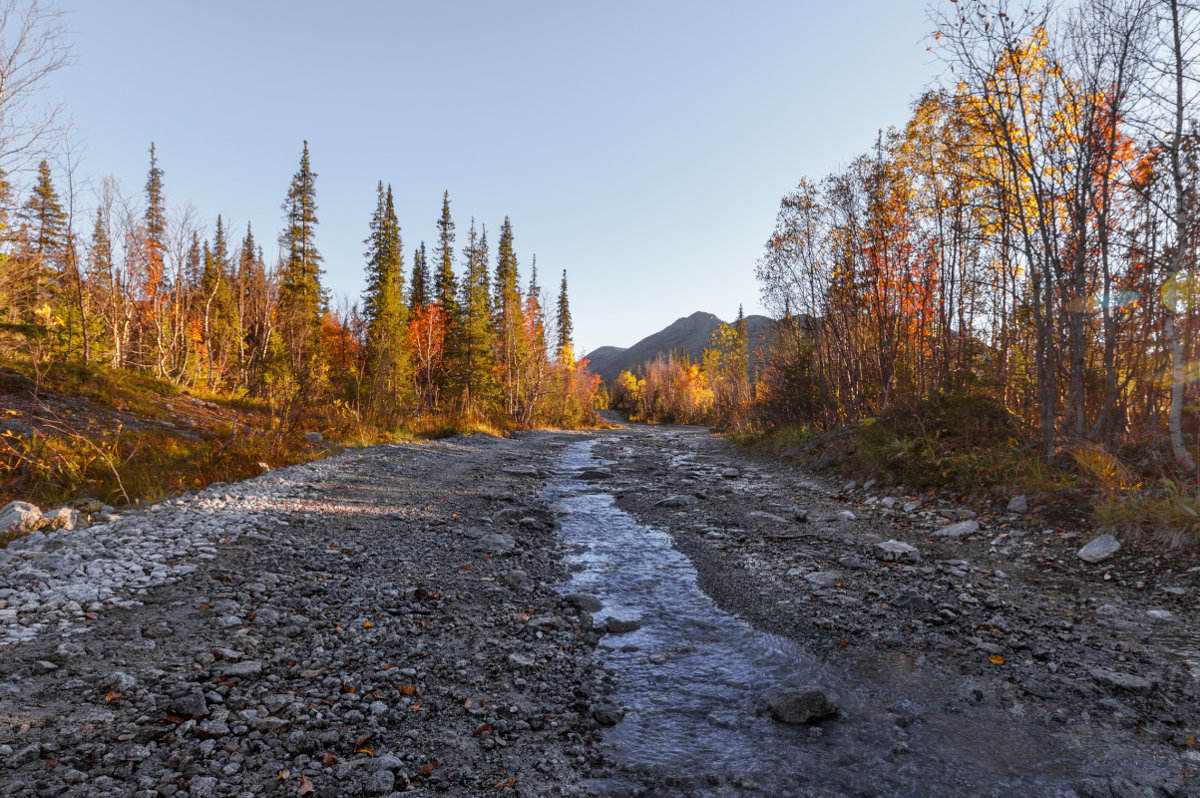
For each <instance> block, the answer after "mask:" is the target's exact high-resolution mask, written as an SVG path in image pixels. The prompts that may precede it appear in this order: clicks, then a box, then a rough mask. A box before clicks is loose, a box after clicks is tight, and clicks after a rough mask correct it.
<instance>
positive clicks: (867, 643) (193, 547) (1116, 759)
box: [0, 427, 1200, 798]
mask: <svg viewBox="0 0 1200 798" xmlns="http://www.w3.org/2000/svg"><path fill="white" fill-rule="evenodd" d="M587 437H594V438H597V439H598V440H597V443H596V444H595V447H594V454H595V455H597V456H600V457H603V458H605V459H606V460H607V461H608V462H607V463H606V465H605V467H603V468H595V469H591V470H590V471H588V472H585V477H586V478H587V479H588V480H589V481H590V484H592V485H594V486H596V488H597V489H599V490H603V491H608V492H612V493H613V494H615V495H617V496H618V504H619V506H620V507H622V508H623V509H625V510H627V511H628V512H629V513H631V514H632V515H633V516H634V517H635V518H637V519H638V520H639V521H641V522H642V523H644V524H646V525H649V526H654V527H657V528H659V529H663V530H666V531H668V532H669V533H670V534H671V535H672V537H673V539H674V542H675V545H676V546H677V547H678V548H679V549H680V550H682V551H683V552H685V553H686V554H687V555H688V556H689V557H690V558H691V559H692V561H693V563H694V564H695V565H696V567H697V569H698V571H699V574H700V584H701V586H702V587H703V588H704V590H705V591H706V592H708V593H709V594H710V595H711V596H712V597H713V598H714V599H715V601H716V602H717V603H718V604H719V605H720V606H721V607H723V608H725V609H727V610H729V611H731V612H734V613H735V614H737V615H739V616H740V617H742V618H744V619H746V620H748V621H750V622H751V623H753V624H754V625H755V626H756V627H759V628H762V629H764V630H768V631H772V632H776V633H779V634H783V635H786V636H788V637H792V638H794V639H796V640H798V641H799V642H800V643H801V644H802V645H803V647H804V648H805V649H806V650H807V651H809V652H810V653H811V654H812V655H813V656H815V657H819V658H824V659H827V660H829V661H831V662H836V663H843V664H845V665H846V667H848V668H850V669H851V670H852V671H853V672H854V673H855V674H856V678H859V679H861V680H863V681H864V682H871V683H877V684H880V685H884V686H885V687H886V689H887V690H888V691H890V692H891V693H892V694H897V693H899V694H903V692H904V691H905V690H923V691H926V692H928V691H929V689H930V687H929V686H930V685H931V684H933V685H936V686H937V689H938V690H939V691H940V693H939V694H944V699H943V704H944V706H943V709H944V711H946V712H955V713H968V716H970V717H973V715H971V714H970V713H979V717H980V718H981V719H986V718H996V717H1000V716H1004V717H1013V718H1020V719H1022V722H1025V723H1028V724H1030V725H1036V726H1038V727H1044V728H1046V729H1049V730H1051V731H1054V732H1056V733H1058V732H1063V733H1068V732H1069V733H1070V734H1073V735H1078V737H1079V738H1080V739H1081V740H1087V741H1090V744H1094V745H1102V746H1106V747H1107V748H1108V749H1110V750H1111V756H1110V757H1109V759H1108V760H1107V761H1110V762H1111V763H1112V766H1111V768H1109V770H1108V771H1107V772H1091V773H1081V774H1080V775H1079V779H1078V782H1077V786H1076V788H1075V790H1076V791H1075V793H1074V794H1076V795H1078V796H1080V797H1081V798H1086V797H1087V796H1097V797H1098V796H1105V797H1106V798H1107V797H1108V796H1133V795H1138V796H1142V795H1173V796H1186V795H1200V782H1198V781H1197V776H1196V771H1198V770H1200V752H1198V751H1197V749H1196V747H1195V739H1196V737H1197V736H1200V735H1198V732H1200V702H1198V699H1200V689H1198V687H1200V681H1198V680H1197V675H1196V674H1198V673H1200V670H1198V669H1200V643H1198V642H1197V641H1198V640H1200V637H1197V631H1198V630H1197V623H1198V619H1197V617H1196V612H1195V610H1196V606H1197V601H1196V596H1197V587H1198V583H1200V562H1198V561H1197V559H1196V556H1195V554H1194V553H1190V552H1182V553H1181V552H1162V551H1158V550H1155V549H1153V548H1147V547H1145V546H1142V545H1140V544H1137V543H1135V542H1130V541H1125V542H1123V545H1122V548H1121V549H1120V550H1119V551H1118V552H1116V553H1115V554H1113V555H1111V556H1110V557H1109V558H1107V559H1105V560H1102V561H1100V562H1097V563H1088V562H1085V561H1083V560H1081V559H1079V558H1078V556H1077V555H1076V552H1077V550H1078V549H1079V548H1080V547H1081V546H1082V545H1083V544H1084V543H1085V542H1086V541H1087V539H1088V537H1089V535H1086V534H1079V533H1078V532H1075V531H1073V530H1063V529H1053V530H1050V529H1046V528H1043V527H1041V526H1039V525H1038V524H1037V523H1036V522H1035V521H1034V518H1035V516H1033V515H1030V514H1029V513H1028V512H1020V511H1019V508H1017V509H1014V510H1013V511H1012V512H1008V511H1007V510H1002V511H1001V512H999V513H998V514H996V515H994V516H985V517H981V518H971V517H968V516H969V511H967V510H965V509H964V508H961V507H955V506H950V505H943V504H941V503H939V502H936V501H933V500H930V499H928V498H927V497H912V496H902V495H888V494H886V493H881V492H877V491H873V490H863V489H862V488H860V487H854V488H849V489H844V488H845V486H839V485H834V484H831V483H829V482H827V481H821V480H817V479H815V478H813V477H812V476H811V475H808V474H805V473H803V472H800V471H797V470H795V469H794V468H792V467H790V466H786V465H782V464H780V463H778V462H776V461H774V460H771V459H769V458H767V457H765V456H757V455H750V454H746V453H744V452H740V451H738V450H736V449H734V448H733V447H731V446H730V445H728V444H727V443H725V442H724V441H722V440H721V439H719V438H716V437H714V436H712V435H711V434H709V433H708V432H706V431H704V430H697V429H687V428H669V427H653V428H647V427H631V428H629V429H625V430H615V431H606V432H599V433H580V434H555V433H535V434H530V435H526V436H521V437H517V438H513V439H509V440H495V439H490V438H482V437H472V438H457V439H452V440H449V441H442V442H431V443H420V444H394V445H386V446H379V447H373V448H370V449H367V450H362V451H358V452H349V453H344V454H342V455H339V456H336V457H333V458H330V459H327V460H323V461H319V462H314V463H309V464H306V465H302V466H294V467H291V468H287V469H279V470H276V471H271V472H269V473H267V474H264V475H263V476H261V477H258V478H256V479H253V480H250V481H247V482H244V483H239V484H237V485H226V486H214V487H212V488H209V489H206V490H205V491H203V492H201V493H198V494H195V495H191V496H185V497H183V498H181V499H177V500H172V501H169V502H164V503H162V504H161V505H158V506H155V507H152V508H149V509H148V510H146V511H140V512H135V513H127V514H126V515H125V517H124V518H120V519H115V520H112V521H109V522H108V523H105V524H100V525H95V526H92V527H90V528H88V529H85V530H79V531H75V532H59V533H54V534H52V535H34V536H31V537H30V538H27V539H22V540H21V541H18V542H16V543H15V544H13V545H11V546H10V547H9V548H8V549H7V550H0V794H13V795H76V796H85V795H86V796H100V795H145V796H152V795H171V794H179V795H195V796H206V795H211V796H231V795H245V796H250V795H262V794H280V795H300V796H303V795H310V794H311V795H318V796H326V795H328V796H333V795H388V794H392V793H407V794H413V793H417V794H439V795H443V794H444V795H455V796H471V795H484V794H487V795H492V794H495V795H504V794H515V795H526V796H542V795H546V796H550V795H590V794H606V795H617V794H626V795H638V794H642V795H691V794H695V795H702V794H713V795H715V794H741V793H740V792H738V791H737V790H736V789H733V788H730V789H731V790H732V791H730V790H726V792H721V793H717V792H711V793H707V792H705V791H704V790H700V789H696V788H694V787H692V786H687V787H683V786H679V785H682V784H688V783H689V782H687V780H686V779H683V780H680V779H675V778H673V776H674V775H675V774H662V773H657V774H656V773H646V772H641V771H627V770H626V769H625V768H623V766H622V765H621V763H620V761H619V760H618V759H617V758H616V757H615V756H614V754H613V752H612V751H610V750H608V749H607V748H606V747H605V745H604V743H603V737H604V729H603V726H604V725H607V724H611V723H614V722H616V721H617V720H618V719H619V717H620V713H619V708H617V711H615V710H614V709H613V708H611V707H608V706H607V704H606V699H605V698H604V697H603V695H602V694H601V693H602V691H603V688H604V687H605V686H611V685H612V683H613V680H614V679H619V678H620V674H619V673H618V674H609V673H606V671H605V669H604V663H603V662H602V661H601V660H600V659H599V657H600V652H598V651H597V647H596V644H597V641H598V634H597V632H598V630H594V629H593V628H592V619H591V617H590V615H589V614H588V613H587V612H585V611H584V609H585V608H586V607H587V606H588V603H587V601H586V600H581V599H580V598H579V597H571V598H570V599H569V600H568V599H566V598H564V597H562V596H561V595H560V593H559V589H560V587H561V585H563V584H564V582H565V580H566V578H567V573H568V572H567V568H566V566H565V565H564V551H563V546H562V543H561V541H560V540H559V538H558V537H557V535H556V533H555V529H554V517H553V515H552V514H551V512H550V509H549V508H548V507H547V506H546V502H545V499H544V498H543V493H542V491H543V489H544V487H545V485H546V483H547V481H548V480H553V479H555V478H556V468H557V463H558V457H559V455H560V453H561V452H562V451H563V449H564V448H565V447H566V446H568V445H569V444H571V443H573V442H576V441H579V440H581V439H583V438H587ZM1029 509H1030V510H1032V509H1036V508H1029ZM975 524H978V526H977V527H976V525H975ZM956 525H959V526H956ZM888 541H896V542H895V543H891V544H888V543H887V542H888ZM881 544H886V545H881ZM901 544H904V545H901ZM613 631H614V632H616V631H617V630H613ZM880 713H881V715H886V716H887V717H888V718H889V721H888V722H889V723H892V722H894V723H895V732H896V734H897V738H898V741H899V742H898V743H897V745H898V746H899V744H900V742H902V738H903V736H904V734H905V732H904V728H905V727H906V726H908V727H909V728H910V729H911V728H912V724H919V723H920V722H921V721H920V719H919V718H913V717H902V716H901V715H902V714H903V712H902V711H900V710H898V711H897V712H894V713H892V714H893V715H895V717H892V716H891V715H887V711H885V710H883V709H881V710H880ZM989 713H990V714H989ZM829 722H830V723H838V722H839V721H837V720H833V721H829ZM900 747H902V746H900ZM898 750H899V749H898ZM1148 762H1154V763H1156V767H1154V768H1148V767H1147V768H1143V767H1142V764H1143V763H1148ZM1163 762H1166V763H1168V765H1169V770H1168V771H1167V772H1164V769H1163V767H1162V763H1163ZM730 783H731V784H732V783H735V782H730ZM805 794H813V795H826V794H830V795H832V794H840V793H834V792H822V791H821V790H820V789H814V790H813V791H811V792H806V793H805ZM860 794H870V793H860Z"/></svg>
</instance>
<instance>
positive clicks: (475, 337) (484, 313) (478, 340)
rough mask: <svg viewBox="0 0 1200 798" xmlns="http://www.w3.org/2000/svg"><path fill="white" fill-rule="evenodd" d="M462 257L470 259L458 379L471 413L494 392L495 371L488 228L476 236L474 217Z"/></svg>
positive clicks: (464, 282)
mask: <svg viewBox="0 0 1200 798" xmlns="http://www.w3.org/2000/svg"><path fill="white" fill-rule="evenodd" d="M463 257H464V258H466V260H467V273H466V275H465V277H464V279H463V284H462V315H461V321H460V323H459V330H458V335H457V338H458V342H459V360H460V364H461V369H460V374H459V375H458V378H459V382H460V384H461V386H462V404H463V410H464V412H466V413H467V414H468V415H470V414H472V413H474V412H477V411H479V410H480V409H482V408H483V407H484V406H485V405H486V404H487V403H488V402H489V400H490V399H491V397H492V396H494V395H495V371H496V362H495V359H494V358H493V355H492V338H493V333H492V327H491V321H492V319H491V297H490V292H489V288H490V286H489V285H488V283H489V280H488V243H487V228H486V227H484V228H483V232H482V235H478V236H477V235H476V233H475V220H474V219H471V230H470V233H469V234H468V243H467V246H466V248H465V249H463Z"/></svg>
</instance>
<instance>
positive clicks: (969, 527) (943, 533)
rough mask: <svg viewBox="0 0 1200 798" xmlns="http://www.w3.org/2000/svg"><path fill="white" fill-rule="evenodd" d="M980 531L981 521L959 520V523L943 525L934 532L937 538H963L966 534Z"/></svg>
mask: <svg viewBox="0 0 1200 798" xmlns="http://www.w3.org/2000/svg"><path fill="white" fill-rule="evenodd" d="M978 531H979V522H978V521H975V520H973V519H972V520H968V521H959V522H958V523H957V524H951V525H950V526H946V527H942V528H941V529H939V530H938V531H936V532H934V533H933V537H935V538H961V537H963V536H964V535H974V534H975V533H976V532H978Z"/></svg>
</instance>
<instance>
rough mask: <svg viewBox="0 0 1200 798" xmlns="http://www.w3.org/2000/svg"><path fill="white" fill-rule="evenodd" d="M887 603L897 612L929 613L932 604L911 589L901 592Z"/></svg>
mask: <svg viewBox="0 0 1200 798" xmlns="http://www.w3.org/2000/svg"><path fill="white" fill-rule="evenodd" d="M889 603H890V604H891V606H893V607H895V608H896V609H898V610H908V611H910V612H929V611H930V610H932V609H933V602H932V601H930V600H929V599H927V598H926V597H925V596H922V595H921V594H920V593H918V592H917V591H915V590H913V589H912V588H905V589H904V590H901V591H900V593H899V594H898V595H897V596H896V597H895V598H894V599H892V600H891V601H890V602H889Z"/></svg>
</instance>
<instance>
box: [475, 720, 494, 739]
mask: <svg viewBox="0 0 1200 798" xmlns="http://www.w3.org/2000/svg"><path fill="white" fill-rule="evenodd" d="M491 730H492V724H490V723H485V724H483V725H482V726H480V727H479V728H478V729H476V730H475V731H473V732H471V736H472V737H478V736H479V735H481V734H483V733H484V732H490V731H491Z"/></svg>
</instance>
